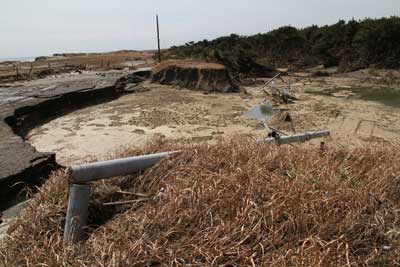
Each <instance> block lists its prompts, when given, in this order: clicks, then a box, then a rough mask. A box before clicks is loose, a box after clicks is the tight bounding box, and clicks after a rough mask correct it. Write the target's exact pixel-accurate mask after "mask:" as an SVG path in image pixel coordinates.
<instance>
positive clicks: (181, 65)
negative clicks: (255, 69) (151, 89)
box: [153, 61, 239, 93]
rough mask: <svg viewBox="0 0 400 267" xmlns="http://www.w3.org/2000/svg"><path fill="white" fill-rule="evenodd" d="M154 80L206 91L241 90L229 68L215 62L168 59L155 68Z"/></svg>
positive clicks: (226, 91) (229, 91)
mask: <svg viewBox="0 0 400 267" xmlns="http://www.w3.org/2000/svg"><path fill="white" fill-rule="evenodd" d="M153 82H156V83H160V84H164V85H175V86H180V87H183V88H188V89H193V90H200V91H205V92H221V93H231V92H239V86H238V84H237V83H236V82H235V81H234V80H233V78H232V77H231V75H230V73H229V71H228V70H227V68H226V67H225V66H223V65H220V64H215V63H205V62H193V61H167V62H164V63H162V64H159V65H158V66H156V68H155V69H154V74H153Z"/></svg>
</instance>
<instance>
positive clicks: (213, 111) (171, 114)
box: [28, 84, 265, 165]
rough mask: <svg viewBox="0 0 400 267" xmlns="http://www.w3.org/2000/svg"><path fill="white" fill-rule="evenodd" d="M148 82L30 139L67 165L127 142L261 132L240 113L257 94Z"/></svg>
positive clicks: (60, 120) (58, 121)
mask: <svg viewBox="0 0 400 267" xmlns="http://www.w3.org/2000/svg"><path fill="white" fill-rule="evenodd" d="M145 87H146V88H147V89H149V91H148V92H143V93H137V94H130V95H126V96H123V97H121V98H120V99H118V100H115V101H112V102H109V103H106V104H102V105H99V106H93V107H89V108H85V109H82V110H79V111H76V112H73V113H70V114H68V115H66V116H64V117H61V118H58V119H55V120H53V121H51V122H49V123H48V124H45V125H43V126H41V127H38V128H36V129H34V130H33V131H31V132H30V134H29V135H28V139H29V141H30V142H31V143H32V144H33V145H34V146H35V147H36V148H37V149H38V150H45V151H54V152H56V153H57V161H58V162H59V163H61V164H66V165H67V164H71V163H78V162H82V161H85V160H86V159H90V157H91V156H96V157H100V158H101V157H104V156H106V155H107V154H108V153H109V152H112V151H115V150H116V149H119V148H121V147H124V146H132V145H133V146H139V145H143V144H145V143H146V142H147V141H148V140H150V139H152V138H168V139H175V140H181V141H186V140H190V141H210V140H214V139H218V138H219V137H221V136H223V135H225V134H244V135H248V134H257V132H256V129H257V128H258V127H259V123H258V122H257V121H254V120H251V119H247V118H245V117H244V116H242V115H243V113H244V112H246V111H247V110H249V109H250V108H251V107H252V106H254V105H257V104H258V103H259V99H256V98H246V97H244V96H243V95H241V94H224V95H223V94H208V95H206V94H203V93H201V92H194V91H189V90H180V89H177V88H174V87H169V86H161V85H151V84H149V85H146V86H145ZM261 133H262V132H261ZM264 133H265V132H264Z"/></svg>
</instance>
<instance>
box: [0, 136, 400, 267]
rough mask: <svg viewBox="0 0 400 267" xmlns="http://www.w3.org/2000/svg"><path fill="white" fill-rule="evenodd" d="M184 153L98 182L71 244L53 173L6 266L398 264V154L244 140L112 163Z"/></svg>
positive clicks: (58, 176) (60, 180) (1, 254)
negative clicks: (82, 236)
mask: <svg viewBox="0 0 400 267" xmlns="http://www.w3.org/2000/svg"><path fill="white" fill-rule="evenodd" d="M176 149H183V152H182V153H181V154H179V155H175V156H173V157H171V158H169V159H166V160H163V161H162V162H160V163H159V164H158V165H157V166H155V167H153V168H152V169H150V170H148V171H146V172H145V173H143V174H142V175H135V176H128V177H121V178H116V179H112V180H108V181H100V182H96V184H95V186H93V187H92V188H93V192H92V196H91V203H90V207H89V214H90V215H89V216H90V218H89V225H90V227H89V228H88V229H87V230H88V238H87V240H86V241H85V242H82V243H81V244H79V245H74V246H65V245H64V244H63V241H62V231H63V226H64V225H63V223H64V222H63V220H64V218H65V213H66V204H67V194H68V183H67V176H66V173H65V172H64V171H59V172H57V173H54V175H52V177H51V178H50V179H49V180H48V182H47V183H46V184H45V185H44V186H43V187H42V188H41V189H40V192H39V193H38V194H37V195H36V196H35V197H34V199H33V201H31V203H30V206H29V208H28V209H27V210H26V211H25V213H24V215H23V216H22V218H21V219H20V220H19V221H18V222H17V223H16V224H15V225H14V226H13V227H12V229H11V231H12V234H11V237H10V238H9V239H7V240H5V241H4V243H3V244H2V245H0V246H1V247H0V265H1V266H397V265H399V264H400V249H399V245H400V242H399V241H400V221H399V210H400V205H399V203H400V202H399V201H400V176H399V174H400V151H399V146H397V145H396V146H394V147H393V146H391V147H389V146H387V147H374V148H363V149H356V150H337V149H333V148H332V149H331V148H326V149H325V150H321V149H319V148H318V147H311V146H307V147H305V146H300V147H291V146H272V145H259V144H256V143H255V142H254V141H252V140H249V139H245V138H239V137H236V138H232V139H230V140H227V141H221V142H219V143H216V144H197V145H194V144H185V145H182V144H181V145H179V144H175V143H167V142H163V141H153V142H151V143H149V144H148V145H147V146H145V147H143V148H132V149H127V150H125V151H120V152H118V153H117V154H115V155H114V156H113V157H115V156H132V155H139V154H144V153H152V152H157V151H168V150H176ZM124 201H126V203H128V204H121V203H119V204H116V202H124ZM105 203H106V204H107V203H109V204H108V205H104V204H105ZM110 203H111V204H110Z"/></svg>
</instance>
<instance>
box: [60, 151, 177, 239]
mask: <svg viewBox="0 0 400 267" xmlns="http://www.w3.org/2000/svg"><path fill="white" fill-rule="evenodd" d="M178 152H179V151H175V152H164V153H158V154H152V155H145V156H138V157H130V158H124V159H115V160H109V161H102V162H95V163H89V164H84V165H78V166H72V167H70V168H69V172H70V178H69V179H70V182H71V186H70V193H69V200H68V208H67V216H66V220H65V227H64V242H65V243H69V244H75V243H77V242H80V241H82V240H84V238H85V232H84V228H85V227H86V220H87V217H88V207H89V199H90V185H89V184H88V183H89V182H93V181H97V180H101V179H106V178H111V177H117V176H122V175H127V174H132V173H137V172H139V171H141V170H145V169H147V168H149V167H152V166H154V165H155V164H157V163H158V162H159V161H160V160H161V159H163V158H166V157H168V156H170V155H172V154H175V153H178Z"/></svg>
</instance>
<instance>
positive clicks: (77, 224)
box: [64, 184, 90, 244]
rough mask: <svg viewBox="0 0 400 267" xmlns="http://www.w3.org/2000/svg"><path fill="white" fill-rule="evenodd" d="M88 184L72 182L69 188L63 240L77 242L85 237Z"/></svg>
mask: <svg viewBox="0 0 400 267" xmlns="http://www.w3.org/2000/svg"><path fill="white" fill-rule="evenodd" d="M89 198H90V185H87V184H84V185H80V184H73V185H71V187H70V189H69V200H68V209H67V217H66V219H65V228H64V242H66V243H72V244H73V243H77V242H79V241H82V240H83V239H84V237H85V232H84V227H86V221H87V216H88V206H89Z"/></svg>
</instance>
